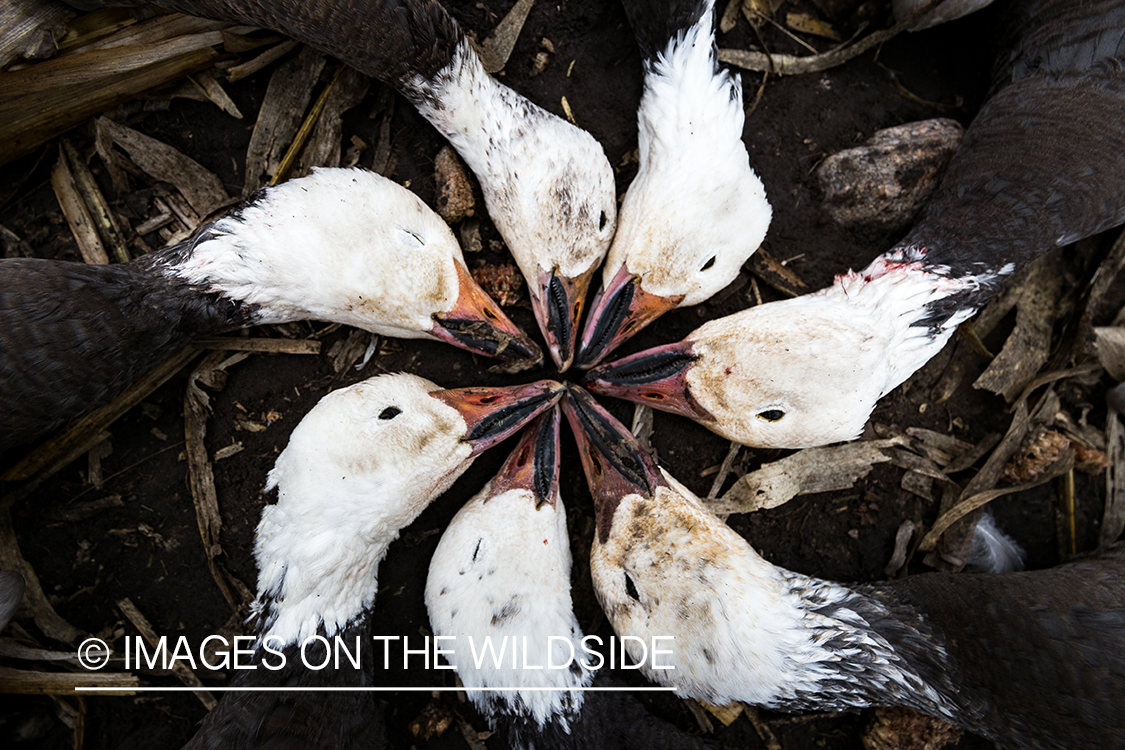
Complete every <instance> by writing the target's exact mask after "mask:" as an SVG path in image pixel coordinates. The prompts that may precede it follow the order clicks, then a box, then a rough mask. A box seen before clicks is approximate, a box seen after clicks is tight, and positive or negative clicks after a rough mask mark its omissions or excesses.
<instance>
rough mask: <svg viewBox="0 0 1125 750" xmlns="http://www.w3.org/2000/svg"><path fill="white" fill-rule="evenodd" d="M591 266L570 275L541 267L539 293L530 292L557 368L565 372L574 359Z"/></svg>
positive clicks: (536, 315)
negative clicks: (575, 274)
mask: <svg viewBox="0 0 1125 750" xmlns="http://www.w3.org/2000/svg"><path fill="white" fill-rule="evenodd" d="M595 270H597V269H596V267H595V268H591V269H590V270H589V271H586V272H585V273H582V274H579V275H578V276H573V277H570V276H562V275H560V274H559V273H557V272H547V271H543V272H542V273H540V274H539V293H538V294H532V295H531V307H532V310H533V311H534V312H535V319H536V320H537V321H539V328H540V330H542V331H543V337H544V338H545V339H546V340H547V349H548V351H550V352H551V358H552V359H554V360H555V364H556V365H558V368H559V372H566V370H567V368H568V367H570V363H571V362H572V361H573V360H574V349H575V345H576V344H577V336H578V324H579V321H581V320H582V306H583V305H584V304H585V302H586V291H587V290H588V289H589V288H590V279H591V278H592V277H593V275H594V271H595Z"/></svg>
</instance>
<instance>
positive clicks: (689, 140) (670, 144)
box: [578, 10, 772, 366]
mask: <svg viewBox="0 0 1125 750" xmlns="http://www.w3.org/2000/svg"><path fill="white" fill-rule="evenodd" d="M712 15H713V13H712V11H711V10H708V11H707V12H705V13H704V14H703V15H702V17H701V18H700V19H699V21H698V22H697V23H696V24H695V25H694V26H692V27H691V28H689V29H688V30H687V31H686V32H685V33H684V35H683V36H679V35H677V36H676V37H675V38H673V39H671V40H669V41H668V44H667V47H666V48H665V49H664V50H663V51H662V52H661V53H660V55H659V56H658V57H657V58H656V59H655V60H654V61H652V62H650V63H648V64H647V65H646V74H645V91H644V96H643V97H642V99H641V106H640V109H639V110H638V112H637V120H638V124H639V129H640V170H639V171H638V172H637V177H636V179H635V180H633V183H632V184H631V185H630V186H629V191H628V192H627V193H626V194H625V201H624V203H623V204H622V206H621V216H620V219H619V221H618V226H617V234H616V235H615V236H614V238H613V245H612V246H611V247H610V250H609V256H608V257H607V258H606V263H605V266H604V268H603V269H602V285H601V289H600V290H599V292H598V296H597V297H596V298H595V301H594V308H593V312H592V313H591V315H590V318H589V320H588V321H587V323H586V327H585V330H584V331H583V335H582V349H581V352H580V354H579V357H578V362H579V364H580V365H581V366H591V365H594V364H597V363H598V362H599V361H600V360H601V359H602V358H603V357H605V356H606V355H607V354H609V353H610V352H611V351H612V350H613V349H614V348H616V347H617V346H618V345H619V344H621V343H622V342H624V341H625V340H626V339H628V338H629V337H630V336H632V335H633V334H635V333H636V332H638V331H640V330H641V329H642V328H644V327H645V326H646V325H648V324H649V323H650V322H652V321H653V320H655V319H656V318H657V317H659V316H660V315H662V314H664V313H665V312H666V311H668V310H671V309H673V308H676V307H687V306H689V305H696V304H699V303H700V302H703V301H704V300H706V299H708V298H709V297H711V295H713V294H715V293H716V292H718V291H720V290H721V289H723V288H724V287H726V286H727V285H728V284H730V283H731V282H732V281H734V279H735V277H736V276H738V273H739V271H740V270H741V269H742V264H743V263H745V262H746V259H747V258H749V257H750V256H751V255H752V254H753V253H754V251H755V250H757V249H758V246H759V245H761V243H762V240H763V239H764V238H765V235H766V229H767V228H768V227H769V224H770V218H771V216H772V209H771V208H770V204H769V201H768V200H766V193H765V188H764V187H763V186H762V181H761V180H760V179H759V178H758V175H757V174H755V173H754V170H753V169H751V168H750V157H749V155H748V154H747V153H746V146H745V145H744V144H743V142H742V126H743V120H744V116H743V112H742V83H741V80H740V79H739V77H738V76H737V75H734V76H732V75H731V74H730V73H728V72H727V71H725V70H720V69H719V67H718V62H717V60H716V57H715V52H714V30H713V28H712Z"/></svg>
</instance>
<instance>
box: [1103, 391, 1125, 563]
mask: <svg viewBox="0 0 1125 750" xmlns="http://www.w3.org/2000/svg"><path fill="white" fill-rule="evenodd" d="M1121 419H1122V418H1121V415H1120V414H1119V413H1118V411H1117V409H1116V407H1114V406H1113V404H1112V403H1111V404H1110V407H1109V414H1108V415H1106V449H1107V454H1108V456H1107V457H1108V459H1109V461H1110V467H1109V469H1108V470H1107V471H1106V473H1105V510H1104V511H1103V515H1102V526H1101V530H1100V531H1099V532H1098V547H1099V548H1101V547H1106V546H1108V545H1110V544H1113V543H1114V542H1115V541H1117V539H1118V538H1119V537H1120V536H1121V533H1122V532H1123V531H1125V427H1123V426H1122V424H1121Z"/></svg>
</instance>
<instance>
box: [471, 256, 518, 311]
mask: <svg viewBox="0 0 1125 750" xmlns="http://www.w3.org/2000/svg"><path fill="white" fill-rule="evenodd" d="M469 275H470V276H472V277H473V281H475V282H477V283H478V284H480V287H481V289H483V290H484V291H485V292H486V293H487V294H488V296H489V297H491V298H492V299H494V300H496V304H498V305H500V306H501V307H511V306H512V305H514V304H516V303H517V302H519V301H520V300H521V299H523V287H524V280H523V274H522V273H520V270H519V269H518V268H516V266H515V265H514V264H512V263H488V264H485V265H483V266H478V267H476V268H474V269H473V270H472V271H470V272H469Z"/></svg>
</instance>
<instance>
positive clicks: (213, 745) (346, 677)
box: [184, 617, 387, 750]
mask: <svg viewBox="0 0 1125 750" xmlns="http://www.w3.org/2000/svg"><path fill="white" fill-rule="evenodd" d="M319 635H321V636H322V637H323V636H325V631H324V629H323V628H321V630H320V632H319ZM336 637H338V638H340V639H341V641H342V642H344V643H347V644H348V646H349V648H351V647H352V644H354V643H355V642H356V639H357V638H358V639H359V640H360V642H361V643H362V644H363V648H361V649H360V667H359V669H356V668H355V667H354V666H353V664H352V662H351V661H349V660H348V658H346V657H342V658H341V659H340V664H339V667H337V666H336V665H335V664H334V663H333V661H332V657H333V654H332V653H331V652H328V653H326V650H325V647H324V644H323V642H313V643H310V645H309V646H308V648H306V649H305V657H304V658H305V659H307V660H308V662H309V663H310V664H321V663H323V662H325V661H326V659H327V661H328V663H327V666H325V667H324V668H323V669H318V670H311V669H307V668H306V667H305V666H304V665H303V664H302V661H301V659H302V657H301V650H300V648H299V647H297V646H294V645H290V646H287V647H285V648H278V647H277V646H274V648H275V649H276V650H278V651H280V652H281V653H282V654H283V655H284V657H285V666H284V667H283V668H281V669H278V670H270V669H268V668H267V667H266V666H264V665H263V660H264V661H265V662H266V663H268V664H270V665H275V666H276V665H277V664H278V663H279V662H280V659H281V657H279V656H278V655H277V654H273V653H268V652H265V651H258V652H257V653H256V654H255V655H254V658H253V660H252V661H251V664H253V666H254V667H255V668H254V669H253V670H248V671H245V672H240V673H239V674H238V676H237V677H236V678H235V679H234V680H232V681H231V683H230V684H231V687H244V688H256V687H290V688H314V689H315V688H358V687H370V686H371V685H373V684H374V682H373V679H372V677H373V675H374V674H375V655H374V651H375V649H372V648H370V646H371V639H370V629H369V628H368V625H367V621H366V617H363V618H360V620H359V621H357V622H356V623H355V624H354V625H352V626H350V627H348V628H346V629H344V630H342V631H340V632H339V633H337V634H336ZM328 643H332V640H331V639H329V640H328ZM384 713H385V710H384V703H383V701H382V700H381V699H380V697H379V693H377V692H367V691H347V692H345V691H340V692H329V691H319V690H318V691H311V690H297V691H293V692H288V691H284V692H283V691H268V692H267V691H247V692H231V693H227V694H226V695H224V697H223V700H222V701H220V702H219V705H217V706H215V708H214V709H213V710H212V711H211V712H210V713H208V714H207V716H205V717H204V718H203V721H202V722H201V724H200V727H199V731H198V732H196V734H195V736H194V737H193V738H192V739H191V741H189V742H188V743H187V744H186V745H184V748H185V750H248V749H250V748H271V749H272V750H340V749H341V748H357V749H358V748H364V749H365V750H366V749H370V750H378V749H379V748H383V747H386V746H387V736H386V718H385V716H384Z"/></svg>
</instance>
